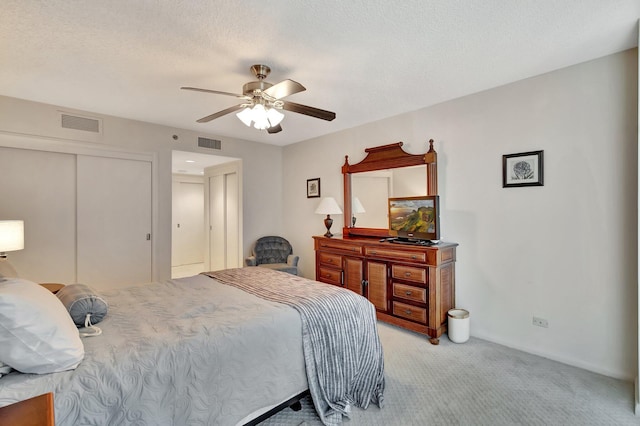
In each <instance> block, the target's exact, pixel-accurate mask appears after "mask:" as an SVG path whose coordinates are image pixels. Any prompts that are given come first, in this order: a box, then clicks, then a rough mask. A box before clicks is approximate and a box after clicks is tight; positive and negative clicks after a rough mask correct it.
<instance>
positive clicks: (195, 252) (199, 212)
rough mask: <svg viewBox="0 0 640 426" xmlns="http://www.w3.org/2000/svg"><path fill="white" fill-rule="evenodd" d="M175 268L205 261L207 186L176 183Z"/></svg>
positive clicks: (174, 195) (174, 219) (174, 206)
mask: <svg viewBox="0 0 640 426" xmlns="http://www.w3.org/2000/svg"><path fill="white" fill-rule="evenodd" d="M172 212H173V222H174V224H173V234H172V235H173V237H172V255H171V259H172V264H171V266H180V265H191V264H194V263H203V262H204V244H205V243H204V240H205V238H204V232H205V228H204V184H203V183H202V182H180V181H174V182H173V202H172Z"/></svg>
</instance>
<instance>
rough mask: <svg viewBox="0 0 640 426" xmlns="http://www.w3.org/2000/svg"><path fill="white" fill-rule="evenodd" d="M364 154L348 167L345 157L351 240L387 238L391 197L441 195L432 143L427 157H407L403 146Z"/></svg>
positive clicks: (346, 218) (346, 209) (346, 231)
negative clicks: (388, 201)
mask: <svg viewBox="0 0 640 426" xmlns="http://www.w3.org/2000/svg"><path fill="white" fill-rule="evenodd" d="M365 152H366V153H367V155H366V157H365V158H364V159H363V160H362V161H360V162H359V163H356V164H349V156H347V155H345V160H344V165H343V166H342V175H343V180H344V192H343V194H344V226H343V229H342V231H343V232H342V233H343V235H344V236H351V237H358V236H359V237H379V238H383V237H388V236H389V228H388V218H387V200H388V199H389V197H394V196H396V197H397V196H403V197H404V196H419V195H438V168H437V167H438V166H437V154H436V151H435V150H434V149H433V139H430V140H429V151H427V152H426V153H425V154H415V155H414V154H409V153H407V152H406V151H404V150H403V149H402V142H396V143H393V144H389V145H382V146H377V147H373V148H367V149H365ZM356 215H357V216H356ZM358 221H360V222H358ZM356 225H358V226H356Z"/></svg>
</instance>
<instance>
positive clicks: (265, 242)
mask: <svg viewBox="0 0 640 426" xmlns="http://www.w3.org/2000/svg"><path fill="white" fill-rule="evenodd" d="M251 253H252V256H249V257H247V258H246V259H245V260H244V263H245V264H246V265H247V266H262V267H264V268H270V269H275V270H276V271H282V272H288V273H290V274H293V275H298V259H300V257H299V256H296V255H294V254H293V248H292V247H291V244H289V241H287V240H285V239H284V238H282V237H275V236H269V237H262V238H258V241H256V244H255V245H254V246H253V249H252V250H251Z"/></svg>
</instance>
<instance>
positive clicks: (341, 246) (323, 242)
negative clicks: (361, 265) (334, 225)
mask: <svg viewBox="0 0 640 426" xmlns="http://www.w3.org/2000/svg"><path fill="white" fill-rule="evenodd" d="M316 242H317V247H316V249H320V250H331V251H338V252H341V253H345V254H354V255H361V254H362V246H361V245H359V244H349V243H347V242H344V241H342V240H332V239H331V238H322V239H318V240H316Z"/></svg>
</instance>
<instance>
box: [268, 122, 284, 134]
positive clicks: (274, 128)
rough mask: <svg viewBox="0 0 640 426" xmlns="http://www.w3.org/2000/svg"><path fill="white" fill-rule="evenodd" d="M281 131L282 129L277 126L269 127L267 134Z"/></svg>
mask: <svg viewBox="0 0 640 426" xmlns="http://www.w3.org/2000/svg"><path fill="white" fill-rule="evenodd" d="M281 131H282V127H281V126H280V125H279V124H278V125H277V126H271V127H269V128H268V129H267V133H269V134H271V133H278V132H281Z"/></svg>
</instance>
